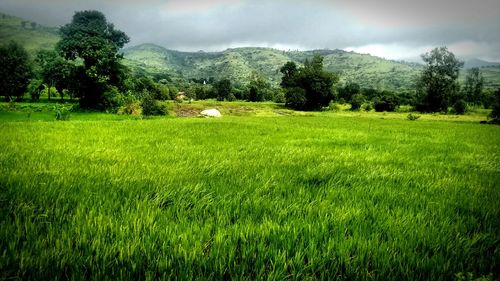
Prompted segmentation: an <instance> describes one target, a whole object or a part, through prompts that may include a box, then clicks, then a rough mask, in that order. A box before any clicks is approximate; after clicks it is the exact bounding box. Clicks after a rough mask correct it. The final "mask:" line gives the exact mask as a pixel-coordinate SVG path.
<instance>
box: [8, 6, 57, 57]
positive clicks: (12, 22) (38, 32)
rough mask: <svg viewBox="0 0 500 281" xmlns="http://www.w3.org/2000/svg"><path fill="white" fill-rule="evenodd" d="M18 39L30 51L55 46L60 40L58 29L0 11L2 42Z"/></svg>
mask: <svg viewBox="0 0 500 281" xmlns="http://www.w3.org/2000/svg"><path fill="white" fill-rule="evenodd" d="M12 40H13V41H16V42H18V43H20V44H22V45H23V46H24V48H26V50H27V51H28V52H29V53H32V54H33V53H34V52H36V51H38V50H41V49H45V50H47V49H52V48H54V46H55V44H56V43H57V41H59V35H58V29H57V28H55V27H46V26H42V25H40V24H38V23H36V22H32V21H29V20H25V19H22V18H18V17H15V16H11V15H7V14H3V13H0V43H6V42H9V41H12Z"/></svg>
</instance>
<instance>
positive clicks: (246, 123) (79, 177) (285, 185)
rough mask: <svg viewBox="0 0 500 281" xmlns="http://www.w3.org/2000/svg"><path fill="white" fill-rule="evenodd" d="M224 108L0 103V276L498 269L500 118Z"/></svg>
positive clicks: (352, 274) (490, 276)
mask: <svg viewBox="0 0 500 281" xmlns="http://www.w3.org/2000/svg"><path fill="white" fill-rule="evenodd" d="M228 104H229V103H227V104H225V105H226V106H225V107H224V108H223V110H222V111H223V114H224V115H225V116H224V117H222V118H218V119H205V118H195V117H189V118H174V117H160V118H153V119H141V118H132V117H130V116H120V115H115V114H102V113H101V114H97V113H74V114H72V116H71V119H70V120H69V121H54V115H53V114H52V113H47V112H31V111H29V112H27V111H23V110H17V111H8V110H3V111H2V112H1V114H0V136H1V137H0V226H1V227H0V249H1V252H0V279H3V280H47V279H54V280H66V279H74V280H84V279H96V280H117V279H122V280H123V279H125V280H152V279H155V280H157V279H173V280H203V279H208V280H228V279H234V280H250V279H258V280H261V279H267V280H311V279H322V280H450V279H459V280H474V279H477V278H483V279H485V280H496V279H498V278H499V276H500V266H499V265H500V219H499V218H500V191H499V183H500V127H499V126H494V125H483V124H479V122H478V121H479V120H480V119H481V118H484V116H483V117H477V116H471V115H469V116H467V115H466V116H460V117H457V116H450V115H423V116H422V117H421V118H420V119H418V120H416V121H409V120H407V119H406V115H407V113H387V114H386V113H373V112H372V113H359V112H354V113H351V112H338V113H333V112H319V113H311V114H305V113H304V114H301V113H292V112H291V111H286V110H282V109H280V108H279V107H272V106H271V105H269V106H268V107H266V104H264V105H258V106H257V104H251V103H246V105H245V104H242V105H240V106H239V107H235V108H231V107H230V106H229V105H228ZM215 105H217V104H215ZM219 105H220V104H219ZM169 106H170V112H171V113H172V114H173V112H175V106H174V105H169ZM191 106H192V107H193V108H197V107H201V105H197V104H193V105H191ZM244 106H247V110H243V111H241V110H240V111H238V110H237V108H242V107H244ZM259 106H260V108H259ZM185 107H189V106H188V105H185Z"/></svg>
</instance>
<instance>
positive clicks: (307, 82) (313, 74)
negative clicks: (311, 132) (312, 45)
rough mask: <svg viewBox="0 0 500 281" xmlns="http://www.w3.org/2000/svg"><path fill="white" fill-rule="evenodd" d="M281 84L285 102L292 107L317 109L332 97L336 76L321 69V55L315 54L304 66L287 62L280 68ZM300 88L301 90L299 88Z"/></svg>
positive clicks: (325, 104)
mask: <svg viewBox="0 0 500 281" xmlns="http://www.w3.org/2000/svg"><path fill="white" fill-rule="evenodd" d="M281 73H283V77H282V80H281V86H282V87H283V89H284V90H285V100H286V102H285V104H286V105H287V106H289V107H292V108H294V109H301V110H317V109H320V108H321V107H322V106H327V105H328V103H329V102H330V101H331V100H332V98H333V93H332V86H333V85H334V84H335V83H336V82H337V81H338V77H337V76H336V75H334V74H332V73H329V72H327V71H325V70H324V69H323V57H322V56H320V55H317V54H316V55H315V56H314V57H313V59H312V60H311V61H310V62H309V61H308V60H307V61H306V62H305V63H304V67H302V68H297V67H296V65H295V63H293V62H288V63H286V64H285V65H284V66H283V67H282V68H281ZM299 89H302V90H299Z"/></svg>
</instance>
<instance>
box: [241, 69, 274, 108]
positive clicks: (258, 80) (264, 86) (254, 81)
mask: <svg viewBox="0 0 500 281" xmlns="http://www.w3.org/2000/svg"><path fill="white" fill-rule="evenodd" d="M247 99H248V101H254V102H255V101H264V100H268V99H272V94H271V85H269V83H268V82H267V81H266V80H265V79H264V77H262V76H261V75H259V74H258V73H256V72H254V73H252V77H251V79H250V83H249V85H248V96H247Z"/></svg>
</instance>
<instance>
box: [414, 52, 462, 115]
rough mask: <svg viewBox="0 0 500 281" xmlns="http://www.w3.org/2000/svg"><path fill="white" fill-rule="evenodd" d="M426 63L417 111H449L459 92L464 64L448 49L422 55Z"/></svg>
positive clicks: (420, 80) (419, 89)
mask: <svg viewBox="0 0 500 281" xmlns="http://www.w3.org/2000/svg"><path fill="white" fill-rule="evenodd" d="M422 59H423V60H424V62H425V63H426V65H425V66H424V69H423V70H422V73H421V75H420V79H419V81H418V86H417V90H418V94H419V100H418V104H417V110H419V111H424V112H438V111H447V110H448V106H449V105H450V103H451V102H452V99H453V97H455V96H456V95H457V93H458V90H459V85H458V83H457V78H458V74H459V71H460V68H461V67H462V66H463V64H464V63H463V62H461V61H459V60H458V59H457V58H456V57H455V55H454V54H453V53H452V52H450V51H448V49H447V48H446V47H440V48H435V49H433V50H432V51H430V52H429V53H425V54H423V55H422Z"/></svg>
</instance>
